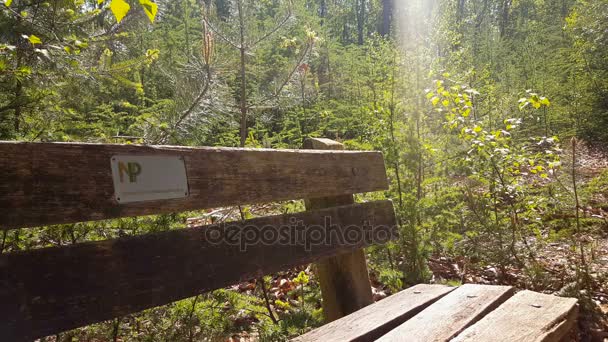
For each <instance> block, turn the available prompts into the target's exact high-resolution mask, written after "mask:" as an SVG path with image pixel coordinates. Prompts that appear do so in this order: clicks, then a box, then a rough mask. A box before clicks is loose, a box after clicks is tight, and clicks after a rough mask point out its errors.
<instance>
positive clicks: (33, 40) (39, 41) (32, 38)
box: [27, 34, 42, 45]
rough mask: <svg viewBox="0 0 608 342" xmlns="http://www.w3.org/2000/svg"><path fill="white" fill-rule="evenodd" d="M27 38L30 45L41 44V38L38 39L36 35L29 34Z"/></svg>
mask: <svg viewBox="0 0 608 342" xmlns="http://www.w3.org/2000/svg"><path fill="white" fill-rule="evenodd" d="M27 40H29V41H30V43H32V45H36V44H42V40H40V38H38V37H36V36H35V35H33V34H32V35H30V36H29V37H28V38H27Z"/></svg>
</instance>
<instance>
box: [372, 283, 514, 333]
mask: <svg viewBox="0 0 608 342" xmlns="http://www.w3.org/2000/svg"><path fill="white" fill-rule="evenodd" d="M514 293H515V290H514V288H513V287H511V286H490V285H474V284H465V285H462V286H460V287H459V288H458V289H456V290H455V291H452V292H450V293H449V294H448V295H447V296H445V297H443V298H441V299H440V300H438V301H437V302H435V303H434V304H433V305H431V306H429V307H428V308H426V309H424V310H423V311H422V312H421V313H419V314H417V315H416V316H414V317H413V318H411V319H410V320H408V321H407V322H405V323H403V324H402V325H400V326H399V327H397V328H396V329H394V330H392V331H391V332H389V333H388V334H386V335H384V336H382V337H381V338H380V339H379V340H378V341H382V342H391V341H403V340H404V339H406V340H407V341H412V342H415V341H420V342H426V341H449V340H450V339H451V338H452V337H454V336H456V335H457V334H458V333H460V332H461V331H462V330H464V329H465V328H466V327H468V326H470V325H471V324H473V323H475V322H477V321H478V320H479V319H481V318H482V317H483V316H485V315H486V314H487V313H488V312H490V311H492V310H494V309H495V308H496V307H498V306H499V305H500V304H502V303H503V302H504V301H505V300H507V299H508V298H509V297H511V296H512V295H513V294H514Z"/></svg>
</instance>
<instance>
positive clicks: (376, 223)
mask: <svg viewBox="0 0 608 342" xmlns="http://www.w3.org/2000/svg"><path fill="white" fill-rule="evenodd" d="M327 220H331V221H330V222H329V221H327ZM298 222H301V223H302V224H299V223H298ZM330 223H331V224H332V225H333V227H334V230H333V232H334V235H330V236H333V237H332V240H331V241H328V242H327V243H326V242H323V241H325V240H323V239H321V240H318V241H321V243H319V244H312V245H311V246H309V248H308V250H307V248H306V241H309V242H311V241H312V240H310V239H304V238H303V237H304V236H306V235H302V234H304V233H300V232H306V234H313V235H312V236H313V237H314V236H316V237H317V238H318V237H319V235H318V234H317V235H314V233H311V232H312V231H313V230H316V231H317V233H318V232H319V231H320V232H323V231H324V230H325V228H324V226H325V225H326V224H330ZM366 224H367V225H366ZM395 225H396V223H395V216H394V211H393V206H392V203H391V202H390V201H378V202H370V203H365V204H354V205H350V206H342V207H336V208H330V209H323V210H316V211H307V212H303V213H298V214H290V215H280V216H269V217H262V218H256V219H252V220H247V221H239V222H230V223H224V224H221V225H211V226H205V227H197V228H191V229H180V230H173V231H168V232H161V233H155V234H147V235H142V236H135V237H127V238H121V239H116V240H109V241H101V242H87V243H82V244H76V245H71V246H65V247H58V248H45V249H38V250H31V251H26V252H18V253H13V254H5V255H1V256H0V303H2V304H1V305H0V321H2V324H0V336H2V340H6V341H18V340H27V339H33V338H36V337H41V336H46V335H50V334H54V333H57V332H60V331H64V330H68V329H72V328H76V327H78V326H82V325H86V324H91V323H95V322H100V321H103V320H107V319H111V318H113V317H117V316H122V315H126V314H129V313H133V312H137V311H140V310H143V309H146V308H150V307H154V306H158V305H163V304H167V303H169V302H172V301H175V300H179V299H182V298H187V297H190V296H193V295H196V294H198V293H200V292H203V291H208V290H213V289H217V288H221V287H224V286H228V285H230V284H232V283H234V282H237V281H239V280H244V279H250V278H254V277H259V276H262V275H265V274H269V273H273V272H277V271H279V270H283V269H286V268H289V267H293V266H296V265H301V264H306V263H310V262H313V261H314V260H317V259H319V258H322V257H327V256H330V255H335V254H337V253H343V252H348V251H352V250H353V249H360V248H362V247H365V246H367V245H368V244H370V243H374V242H378V243H380V242H386V241H387V240H388V239H390V238H392V237H394V236H395V233H396V228H395ZM262 227H264V228H263V229H264V230H268V229H270V228H268V227H271V228H273V229H276V231H277V232H278V233H277V234H276V235H274V238H275V239H274V240H272V239H271V240H270V241H269V240H266V241H264V240H262V241H258V242H256V243H252V244H250V245H248V246H246V248H241V246H240V245H239V240H238V239H237V238H236V237H237V236H238V235H233V234H229V235H228V237H227V239H230V240H229V241H228V240H226V239H223V240H221V241H217V240H218V239H217V238H218V236H219V235H218V234H219V232H220V229H228V230H229V232H231V233H239V234H240V236H241V237H244V239H242V240H241V241H243V242H247V241H249V242H252V241H253V238H252V236H253V235H248V234H250V233H251V232H253V231H258V232H259V229H260V228H262ZM305 228H306V229H308V230H305ZM264 230H263V231H264ZM348 231H359V232H380V234H378V235H376V238H377V239H376V241H370V240H369V239H368V240H365V239H364V240H360V241H351V243H349V240H346V241H341V240H339V239H338V238H336V237H337V236H345V234H346V232H348ZM382 233H384V234H382ZM254 234H255V233H254ZM337 234H339V235H337ZM265 236H267V238H268V237H269V236H270V235H265ZM321 236H322V235H321ZM363 236H365V235H363ZM277 237H280V238H281V240H279V241H277V240H276V239H277ZM293 237H297V239H296V238H293ZM256 241H257V240H256ZM312 242H314V241H312Z"/></svg>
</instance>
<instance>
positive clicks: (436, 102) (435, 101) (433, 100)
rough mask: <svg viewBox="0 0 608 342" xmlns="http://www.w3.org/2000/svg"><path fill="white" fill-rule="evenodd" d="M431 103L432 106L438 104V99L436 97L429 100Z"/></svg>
mask: <svg viewBox="0 0 608 342" xmlns="http://www.w3.org/2000/svg"><path fill="white" fill-rule="evenodd" d="M431 103H432V104H433V106H436V105H437V104H438V103H439V98H438V97H437V96H435V97H433V98H432V99H431Z"/></svg>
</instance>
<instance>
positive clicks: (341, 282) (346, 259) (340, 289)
mask: <svg viewBox="0 0 608 342" xmlns="http://www.w3.org/2000/svg"><path fill="white" fill-rule="evenodd" d="M304 148H305V149H323V150H343V149H344V146H343V145H342V144H340V143H338V142H335V141H332V140H329V139H307V140H306V141H305V143H304ZM305 203H306V209H307V210H315V209H322V208H328V207H335V206H340V205H348V204H352V203H354V199H353V196H352V195H343V196H336V197H323V198H311V199H307V200H306V201H305ZM315 266H316V273H317V276H318V277H319V283H320V285H321V294H322V297H323V314H324V316H325V321H326V322H331V321H334V320H336V319H338V318H341V317H344V316H346V315H348V314H351V313H353V312H355V311H357V310H359V309H361V308H363V307H365V306H367V305H369V304H371V303H373V298H372V289H371V284H370V282H369V275H368V272H367V263H366V260H365V254H364V252H363V250H357V251H354V252H352V253H347V254H341V255H338V256H335V257H331V258H327V259H325V260H322V261H321V262H319V263H317V264H316V265H315Z"/></svg>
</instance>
